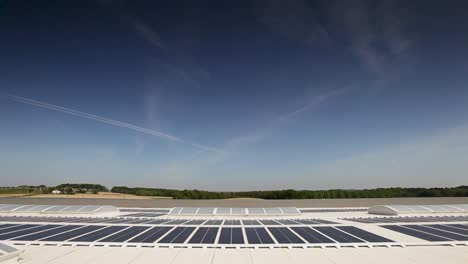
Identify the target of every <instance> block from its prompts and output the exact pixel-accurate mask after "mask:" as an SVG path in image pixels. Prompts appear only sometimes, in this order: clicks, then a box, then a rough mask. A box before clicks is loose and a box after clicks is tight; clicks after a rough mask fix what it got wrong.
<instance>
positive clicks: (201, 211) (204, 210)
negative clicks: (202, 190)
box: [197, 207, 214, 215]
mask: <svg viewBox="0 0 468 264" xmlns="http://www.w3.org/2000/svg"><path fill="white" fill-rule="evenodd" d="M213 211H214V208H212V207H200V209H198V212H197V214H199V215H211V214H213Z"/></svg>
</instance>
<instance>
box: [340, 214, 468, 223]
mask: <svg viewBox="0 0 468 264" xmlns="http://www.w3.org/2000/svg"><path fill="white" fill-rule="evenodd" d="M343 220H348V221H353V222H359V223H373V224H374V223H377V224H380V223H418V222H463V221H468V215H466V216H414V217H371V218H343Z"/></svg>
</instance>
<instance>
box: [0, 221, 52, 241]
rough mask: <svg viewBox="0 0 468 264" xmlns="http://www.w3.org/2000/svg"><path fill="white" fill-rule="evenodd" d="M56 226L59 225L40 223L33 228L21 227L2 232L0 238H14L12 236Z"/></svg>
mask: <svg viewBox="0 0 468 264" xmlns="http://www.w3.org/2000/svg"><path fill="white" fill-rule="evenodd" d="M57 227H60V225H42V226H36V227H33V228H28V229H22V230H18V231H14V232H11V233H6V234H2V235H0V240H6V239H10V238H14V237H19V236H24V235H27V234H31V233H35V232H39V231H43V230H48V229H52V228H57Z"/></svg>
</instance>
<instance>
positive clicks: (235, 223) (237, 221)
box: [224, 220, 241, 226]
mask: <svg viewBox="0 0 468 264" xmlns="http://www.w3.org/2000/svg"><path fill="white" fill-rule="evenodd" d="M224 225H225V226H226V225H236V226H237V225H241V221H240V220H225V221H224Z"/></svg>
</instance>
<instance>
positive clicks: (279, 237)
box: [0, 224, 393, 246]
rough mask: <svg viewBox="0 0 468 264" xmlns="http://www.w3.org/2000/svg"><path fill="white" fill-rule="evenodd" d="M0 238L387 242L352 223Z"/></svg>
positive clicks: (56, 229) (69, 228)
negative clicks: (341, 224) (345, 224)
mask: <svg viewBox="0 0 468 264" xmlns="http://www.w3.org/2000/svg"><path fill="white" fill-rule="evenodd" d="M0 240H9V241H15V242H18V241H21V242H40V243H50V242H65V243H72V244H73V243H96V242H97V243H143V244H154V243H156V244H162V245H165V244H186V245H197V244H198V245H221V246H222V245H278V244H280V245H283V244H288V245H290V244H294V245H304V244H337V243H391V242H393V241H392V240H389V239H387V238H384V237H381V236H378V235H375V234H372V233H370V232H368V231H365V230H362V229H359V228H357V227H352V226H315V227H310V226H295V227H288V226H282V227H273V226H268V227H264V226H252V227H248V226H223V227H207V226H181V225H179V226H171V225H168V226H153V227H152V226H128V225H112V226H109V225H60V224H43V225H39V224H0Z"/></svg>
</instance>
